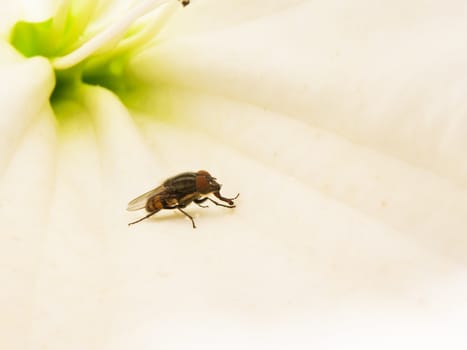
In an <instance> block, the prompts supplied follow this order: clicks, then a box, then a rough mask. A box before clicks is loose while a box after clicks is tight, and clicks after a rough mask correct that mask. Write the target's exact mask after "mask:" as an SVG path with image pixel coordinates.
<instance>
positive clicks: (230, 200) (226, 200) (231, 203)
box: [209, 192, 240, 208]
mask: <svg viewBox="0 0 467 350" xmlns="http://www.w3.org/2000/svg"><path fill="white" fill-rule="evenodd" d="M214 195H215V196H216V197H217V198H219V199H220V200H221V201H223V202H227V203H229V204H230V205H234V202H233V201H234V199H237V198H238V196H240V193H237V195H236V196H235V197H233V198H225V197H222V196H221V194H220V193H219V192H214ZM209 199H210V200H211V202H214V201H213V200H212V199H211V198H209ZM216 204H217V205H220V204H219V203H216ZM229 208H230V207H229Z"/></svg>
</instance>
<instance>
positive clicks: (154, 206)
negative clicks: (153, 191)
mask: <svg viewBox="0 0 467 350" xmlns="http://www.w3.org/2000/svg"><path fill="white" fill-rule="evenodd" d="M162 208H163V205H162V202H161V197H160V196H154V197H151V198H149V199H148V201H147V202H146V210H147V211H148V212H150V213H152V212H156V211H159V210H161V209H162Z"/></svg>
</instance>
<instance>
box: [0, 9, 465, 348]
mask: <svg viewBox="0 0 467 350" xmlns="http://www.w3.org/2000/svg"><path fill="white" fill-rule="evenodd" d="M249 3H251V5H250V6H247V5H248V4H249ZM396 3H397V2H396ZM204 4H205V5H203V3H201V5H200V7H198V9H197V10H196V7H195V11H199V9H200V8H201V9H202V8H205V9H207V8H211V7H210V6H211V5H212V6H214V7H216V6H219V10H222V11H221V13H223V14H222V15H219V18H216V21H213V22H214V23H208V22H206V21H205V19H204V18H202V17H200V18H202V20H199V19H197V18H194V19H193V20H192V21H191V22H190V15H188V14H187V15H185V14H184V15H183V16H184V18H183V19H184V20H183V21H181V22H178V23H177V22H175V23H174V26H173V27H172V29H169V30H168V31H167V32H166V36H165V38H166V39H167V41H166V42H165V43H163V42H161V43H159V44H158V45H157V46H156V47H155V48H154V49H153V50H151V51H150V52H147V53H142V54H141V56H139V57H137V58H136V59H135V60H134V61H133V62H132V69H133V71H134V72H135V73H137V75H138V77H139V78H142V79H143V80H144V81H146V82H147V83H149V86H143V87H142V89H141V91H135V95H134V96H125V97H127V99H125V101H126V102H128V103H132V104H134V105H135V106H137V107H138V108H140V109H139V110H138V109H136V107H135V109H132V110H130V111H127V110H126V109H125V107H124V106H123V105H122V103H121V102H120V101H118V99H117V98H116V96H115V95H113V94H112V93H109V92H108V91H106V90H104V89H102V88H98V87H84V88H83V89H82V90H81V91H80V92H79V94H77V95H76V96H75V99H74V100H62V102H61V103H59V104H57V105H55V106H54V108H55V112H56V113H57V115H58V118H57V120H58V121H59V126H58V129H59V135H60V137H59V139H58V140H55V137H54V133H53V131H54V128H55V125H54V123H53V120H52V119H51V111H50V107H49V106H48V104H47V103H46V100H47V97H44V96H47V93H50V89H47V86H45V85H44V82H47V81H48V80H47V79H48V78H47V77H48V75H47V74H46V73H44V72H46V69H44V67H43V66H42V65H41V64H42V63H40V62H42V60H40V59H33V60H28V61H21V62H20V63H18V64H23V65H24V66H25V67H28V65H32V64H36V65H38V66H39V67H40V69H38V71H39V70H40V71H41V72H40V74H39V73H37V72H36V71H34V72H32V73H29V72H28V73H29V74H30V75H32V74H33V73H35V74H36V75H33V76H34V77H36V76H39V77H40V78H41V77H42V80H40V81H42V83H43V84H42V85H40V84H38V85H37V86H36V85H34V84H32V85H29V84H24V85H25V86H23V88H24V89H25V90H24V91H25V92H24V91H23V93H25V96H26V97H27V96H29V95H28V94H32V93H34V94H38V99H37V100H35V99H33V100H34V101H35V102H33V104H32V105H28V106H26V107H24V106H22V105H20V104H19V103H18V102H17V101H16V102H14V101H12V102H9V101H7V102H8V103H10V104H11V105H10V107H9V110H14V111H16V112H15V113H16V114H15V115H16V116H17V117H18V119H16V118H12V119H11V120H10V121H11V122H12V123H10V121H9V122H8V123H7V122H5V123H4V124H2V128H1V129H0V130H2V132H3V130H5V131H8V132H12V134H11V135H12V136H8V137H11V138H12V139H13V140H18V142H19V145H20V147H18V148H16V149H18V151H17V152H18V153H17V154H15V156H14V157H11V156H9V158H8V157H7V155H5V157H4V159H6V160H5V161H4V164H5V165H4V168H3V169H4V177H3V179H2V180H3V182H2V184H1V186H0V189H1V192H0V195H1V196H0V198H3V200H4V201H5V200H6V199H8V201H7V202H3V203H5V205H4V206H3V207H2V217H0V219H6V220H5V221H3V220H2V221H0V222H5V223H6V226H5V227H6V228H9V229H11V228H14V231H15V232H14V234H12V233H10V234H9V235H8V236H5V241H6V242H8V244H5V245H2V246H3V247H5V251H4V252H3V255H2V256H4V257H5V259H6V260H5V262H6V264H2V266H6V268H5V270H3V268H2V273H3V272H4V271H5V272H6V273H5V276H6V278H7V279H8V280H10V279H11V280H12V281H14V282H13V283H12V284H11V286H9V287H8V288H6V289H4V290H3V291H2V293H3V294H0V295H1V296H2V305H3V304H5V305H6V304H7V301H9V306H8V308H6V313H5V315H6V316H5V317H6V318H2V319H1V320H2V324H1V325H2V326H5V327H2V329H7V334H8V336H7V337H2V339H0V342H1V343H0V344H1V346H0V347H1V348H6V349H7V348H13V347H15V346H16V345H17V344H18V339H15V338H21V339H24V338H25V336H24V335H25V334H27V335H28V336H29V339H28V341H29V343H30V344H33V346H34V348H42V347H47V348H50V349H68V348H86V349H94V348H95V349H106V348H107V349H112V350H114V349H128V348H139V349H154V348H167V347H171V348H186V347H187V345H188V347H190V346H192V345H193V344H202V345H203V346H204V347H205V348H209V347H211V348H219V347H228V345H229V344H230V343H233V346H236V348H238V347H240V346H241V347H246V346H250V347H252V346H253V347H255V348H261V347H264V348H274V347H281V348H285V347H290V345H293V343H298V345H297V346H298V347H299V346H300V345H301V344H306V346H305V345H304V347H305V348H309V346H310V345H323V346H327V347H334V348H336V347H339V345H342V344H340V342H342V341H344V343H345V344H353V343H354V342H356V341H357V342H358V341H360V342H359V343H358V344H361V341H362V339H363V340H364V342H363V345H364V346H367V347H369V348H374V344H376V341H377V340H378V343H377V344H378V345H381V343H380V342H379V340H380V339H377V337H379V336H384V335H386V334H387V333H388V332H389V333H391V332H392V334H397V335H398V336H399V337H394V339H390V340H391V341H392V342H390V343H388V344H391V345H393V346H402V345H406V343H405V342H406V339H408V337H409V336H412V337H415V339H416V340H417V341H419V343H421V344H427V340H426V338H431V339H430V342H429V343H428V345H431V344H435V342H433V338H435V337H436V336H437V334H436V333H435V332H431V331H432V330H441V331H442V333H443V334H442V336H443V337H446V336H449V337H451V339H455V338H454V337H455V336H459V334H463V330H459V329H458V328H456V326H457V325H459V324H462V323H459V320H460V319H462V318H463V317H464V315H465V311H466V310H465V294H466V292H467V286H466V284H465V282H464V281H465V268H464V265H465V263H466V260H465V254H464V252H465V249H466V248H467V242H466V240H465V238H464V233H465V227H467V221H466V220H467V215H466V209H465V208H467V202H466V201H467V199H466V198H467V196H466V189H465V184H466V183H467V179H466V172H465V164H466V163H465V162H466V161H465V158H464V157H463V154H464V152H463V148H465V145H466V144H465V138H464V137H463V136H464V135H465V132H466V131H465V117H464V116H463V113H462V110H463V108H464V105H465V104H464V103H463V101H462V100H460V98H461V97H462V92H463V91H464V90H465V89H464V83H465V82H464V81H463V79H460V78H457V74H459V72H460V73H462V72H464V71H465V69H466V68H465V64H463V61H464V60H463V58H465V50H464V49H463V48H462V47H458V46H456V45H458V43H459V40H458V39H459V37H458V36H456V33H458V32H457V31H454V30H453V29H452V28H454V27H457V29H459V28H461V29H465V28H464V27H465V24H464V22H463V20H462V18H461V17H462V16H461V15H457V13H459V11H458V9H454V10H452V13H451V12H449V11H450V10H445V12H442V9H441V8H440V7H438V6H436V4H434V5H432V6H431V7H429V6H428V5H425V7H422V9H420V4H418V3H414V4H412V5H411V6H410V7H408V8H405V7H404V10H405V11H403V12H404V13H415V12H417V13H421V14H423V16H420V17H418V18H419V19H418V20H417V21H415V22H416V23H413V22H414V20H413V17H412V16H407V17H401V16H400V8H398V7H397V6H395V5H394V3H393V2H391V3H390V6H389V3H386V4H383V5H384V6H382V5H381V4H380V3H378V4H379V5H378V6H375V5H372V4H373V3H371V2H369V1H360V2H357V3H352V5H351V6H350V5H349V6H348V7H347V8H342V3H341V2H328V3H326V4H324V3H314V2H300V3H298V2H292V4H293V5H294V6H292V7H291V6H290V3H289V2H282V1H280V2H278V3H277V5H274V4H272V3H271V2H263V1H253V2H251V1H250V2H245V1H241V2H238V4H240V5H239V6H245V8H247V9H249V8H251V9H252V11H253V13H255V11H257V12H256V13H258V12H259V13H261V11H260V10H261V5H264V6H268V8H266V9H265V10H264V11H265V12H264V13H267V14H268V16H269V17H267V16H259V17H262V18H261V19H258V20H256V19H255V18H254V17H253V16H251V17H249V16H248V14H246V15H245V12H244V11H240V12H238V13H236V12H235V11H232V10H231V8H228V7H227V6H226V7H221V6H220V5H216V4H219V2H209V1H206V2H205V3H204ZM229 4H234V2H230V3H229ZM297 4H298V5H297ZM398 4H399V5H400V6H402V5H401V4H402V2H400V3H398ZM404 4H405V3H404ZM456 4H460V2H452V8H454V7H455V5H456ZM203 6H206V7H203ZM222 6H224V5H222ZM274 6H278V7H274ZM379 6H382V7H381V8H382V9H383V10H381V8H380V7H379ZM407 6H408V5H407ZM393 8H396V10H394V11H393V12H392V11H389V10H390V9H393ZM443 8H444V7H443ZM284 9H285V10H284ZM278 10H284V12H277V11H278ZM363 10H365V11H363ZM201 12H202V11H201ZM437 13H443V14H444V16H439V17H438V15H437ZM226 14H230V16H226V17H225V18H226V20H225V22H223V18H224V17H223V16H225V15H226ZM198 15H199V13H198ZM206 16H207V18H211V17H210V16H212V13H208V14H207V15H206ZM332 18H333V19H335V21H334V22H333V23H329V19H332ZM438 18H441V20H438ZM245 19H251V21H249V22H247V23H244V22H243V21H244V20H245ZM448 22H449V24H447V23H448ZM190 24H193V28H194V30H193V32H190V31H189V30H186V29H189V28H190ZM212 28H217V29H218V31H217V32H214V33H212V32H211V33H209V32H208V29H212ZM182 29H184V30H182ZM437 31H440V33H441V34H436V35H445V36H446V37H450V38H451V39H450V40H445V41H444V42H443V43H442V45H441V44H439V45H436V47H434V48H432V47H431V44H430V41H429V40H428V39H431V38H432V36H430V35H435V33H436V32H437ZM184 33H186V35H185V36H183V34H184ZM368 33H371V35H370V34H368ZM427 33H428V34H427ZM195 34H196V35H195ZM447 34H451V35H447ZM169 39H170V40H169ZM382 39H384V40H382ZM161 40H162V38H161ZM456 43H457V44H456ZM419 50H422V52H423V53H422V54H421V53H420V52H419ZM401 51H402V52H404V55H400V52H401ZM391 53H397V54H398V55H393V56H390V54H391ZM453 53H456V56H449V55H451V54H453ZM394 56H395V57H394ZM426 56H427V57H429V58H428V59H426ZM0 57H1V55H0ZM388 57H389V58H388ZM447 57H449V58H447ZM425 59H426V61H424V60H425ZM421 61H424V63H423V64H422V63H420V62H421ZM446 62H448V63H450V62H456V63H457V65H456V67H455V69H454V68H452V70H451V68H449V67H448V68H446V67H447V66H446ZM13 63H14V62H13ZM13 63H12V64H11V67H16V63H14V64H13ZM9 67H10V66H9ZM440 70H443V71H442V73H439V71H440ZM7 71H9V70H6V71H5V72H6V73H4V74H7ZM21 71H23V70H21ZM24 71H25V70H24ZM6 76H8V75H6ZM44 77H46V78H44ZM22 79H23V78H22ZM22 79H19V80H18V81H19V82H20V83H21V82H22V81H23V80H22ZM440 83H442V86H440V85H439V84H440ZM39 85H40V86H42V87H43V90H40V89H39ZM2 86H3V84H2ZM19 86H22V85H21V84H18V86H16V85H15V86H13V87H12V89H13V91H14V89H16V88H17V87H19ZM44 86H45V88H44ZM37 90H40V91H37ZM5 91H6V89H5ZM0 96H2V95H0ZM3 96H4V97H3V99H4V100H5V101H6V96H7V94H6V92H5V93H4V95H3ZM18 96H20V97H23V95H19V93H18V95H17V97H18ZM433 96H436V99H435V98H433ZM30 98H31V97H30ZM450 105H455V106H456V107H452V110H449V118H448V119H442V118H441V116H442V115H443V114H442V112H441V111H442V108H448V107H449V106H450ZM0 108H1V107H0ZM141 110H143V111H141ZM31 113H32V114H35V115H36V118H37V122H36V124H33V126H29V128H28V127H27V126H28V122H29V120H34V119H33V117H31ZM28 118H29V119H28ZM132 119H133V120H132ZM383 121H384V122H385V124H383ZM135 122H136V124H135ZM414 125H415V126H417V127H416V128H415V127H414ZM4 127H5V129H4ZM24 132H29V134H28V135H27V136H26V137H24V138H22V135H23V134H22V133H24ZM6 134H7V133H6V132H5V135H6ZM8 135H10V134H8ZM21 141H22V142H21ZM55 143H57V146H58V150H59V151H58V152H57V153H55V152H54V151H53V146H54V145H55ZM5 146H7V147H10V148H11V147H12V146H11V143H10V142H5ZM12 149H13V148H11V150H12ZM11 152H12V151H10V155H11V154H12V153H11ZM2 155H3V153H2ZM199 168H206V169H207V170H210V171H211V172H212V173H213V174H214V175H215V176H216V177H218V179H219V181H220V182H221V183H223V185H224V186H223V193H225V195H226V196H230V195H234V194H236V192H237V191H238V192H240V193H241V194H240V197H239V199H238V200H237V208H235V209H234V210H230V209H225V208H215V207H214V208H209V209H202V208H198V207H190V208H188V209H187V210H188V211H189V212H190V213H191V214H193V215H194V216H195V220H196V222H197V224H198V228H197V229H196V230H193V229H192V228H191V226H190V223H189V221H188V220H186V218H184V217H183V216H182V215H181V214H180V213H177V212H174V211H172V212H170V211H165V212H163V213H158V214H157V215H156V216H154V217H153V218H151V219H149V220H146V221H144V222H142V223H140V224H138V225H135V226H132V227H127V226H126V223H127V222H129V221H131V220H134V219H136V218H137V217H139V216H137V215H139V214H138V213H133V212H129V213H128V212H125V211H124V208H125V206H126V203H127V202H128V201H129V200H130V199H131V198H132V197H133V196H137V195H139V194H141V193H142V192H144V191H146V190H148V189H150V188H151V187H153V186H156V185H158V183H159V181H160V180H162V179H163V177H164V176H170V175H173V174H175V173H177V172H179V171H184V170H197V169H199ZM30 173H33V174H34V175H33V176H27V175H29V174H30ZM54 173H55V177H54ZM21 176H24V177H26V180H23V178H22V177H21ZM52 183H53V184H52ZM34 185H35V187H34ZM22 186H24V187H22ZM52 186H53V189H52V190H51V189H50V188H51V187H52ZM36 188H39V189H36ZM16 193H18V194H21V196H18V197H15V195H16ZM47 193H50V195H49V196H47ZM25 197H26V198H28V201H27V202H26V203H25V204H24V205H21V204H22V202H21V200H22V199H23V198H25ZM0 203H1V202H0ZM3 203H2V204H3ZM41 203H42V204H43V205H42V206H41ZM36 207H40V208H39V210H38V211H37V212H36V213H34V215H32V216H31V219H30V221H29V220H28V221H26V220H25V221H24V222H20V221H19V220H18V218H20V217H21V216H20V215H21V214H22V212H21V209H22V208H24V209H29V210H28V211H30V210H31V209H32V208H36ZM211 207H213V206H212V205H211ZM5 208H6V209H5ZM47 212H48V213H49V214H48V215H47ZM140 214H142V213H140ZM28 218H29V217H28ZM32 225H34V226H32ZM32 227H34V228H32ZM36 227H37V229H35V228H36ZM17 228H19V229H17ZM34 230H35V232H39V233H38V234H37V235H31V234H30V233H31V232H33V231H34ZM18 242H20V243H21V244H23V245H22V246H20V243H18ZM28 253H30V254H28ZM18 271H20V272H19V273H18ZM26 290H33V292H32V293H33V294H34V297H33V298H31V295H30V294H28V293H27V292H26ZM18 291H21V293H18ZM4 300H5V302H3V301H4ZM4 309H5V308H4ZM15 311H16V312H17V313H16V314H15V313H14V312H15ZM10 320H11V321H10ZM7 322H8V323H7ZM30 322H32V327H31V324H30ZM295 324H297V325H298V326H297V327H294V328H293V329H291V328H292V327H291V325H295ZM415 325H419V326H415ZM203 326H204V327H203ZM200 328H204V329H200ZM368 330H370V331H368ZM429 331H430V332H429ZM29 332H30V333H29ZM428 332H429V333H428ZM368 333H371V334H368ZM335 334H341V335H342V337H343V338H341V339H339V338H338V337H335V336H334V335H335ZM232 338H234V339H235V340H232ZM342 339H344V340H342ZM15 340H16V342H15ZM231 340H232V341H231ZM435 340H436V339H435ZM352 341H353V342H352ZM23 342H25V340H24V341H23ZM457 344H459V343H457ZM20 345H21V344H20Z"/></svg>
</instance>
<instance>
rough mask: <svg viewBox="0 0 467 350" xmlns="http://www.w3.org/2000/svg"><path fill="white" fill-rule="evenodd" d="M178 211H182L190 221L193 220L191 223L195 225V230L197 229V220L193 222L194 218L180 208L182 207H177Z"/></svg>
mask: <svg viewBox="0 0 467 350" xmlns="http://www.w3.org/2000/svg"><path fill="white" fill-rule="evenodd" d="M177 209H178V210H180V211H181V212H182V213H183V214H185V216H187V217H189V218H190V220H191V223H192V224H193V228H196V225H195V220H193V218H192V217H191V215H190V214H188V213H187V212H186V211H185V210H183V209H182V208H180V207H177Z"/></svg>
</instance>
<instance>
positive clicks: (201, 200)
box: [193, 197, 209, 208]
mask: <svg viewBox="0 0 467 350" xmlns="http://www.w3.org/2000/svg"><path fill="white" fill-rule="evenodd" d="M207 199H208V197H204V198H202V199H195V200H194V201H193V202H195V203H196V204H197V205H198V206H200V207H201V208H209V205H201V203H204V202H206V200H207Z"/></svg>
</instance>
